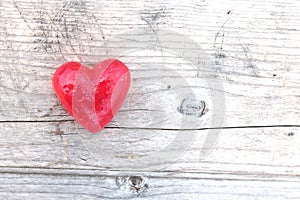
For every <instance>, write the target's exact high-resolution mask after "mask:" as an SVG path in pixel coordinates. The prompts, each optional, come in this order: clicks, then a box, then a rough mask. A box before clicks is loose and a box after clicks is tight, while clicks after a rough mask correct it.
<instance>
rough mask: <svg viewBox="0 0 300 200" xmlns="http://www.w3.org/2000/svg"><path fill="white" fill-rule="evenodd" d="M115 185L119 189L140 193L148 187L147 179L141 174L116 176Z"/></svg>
mask: <svg viewBox="0 0 300 200" xmlns="http://www.w3.org/2000/svg"><path fill="white" fill-rule="evenodd" d="M116 185H117V186H118V188H119V189H120V190H123V191H130V192H133V193H136V194H141V193H142V192H144V191H145V190H146V189H147V188H148V183H147V179H145V178H144V177H142V176H127V177H117V178H116Z"/></svg>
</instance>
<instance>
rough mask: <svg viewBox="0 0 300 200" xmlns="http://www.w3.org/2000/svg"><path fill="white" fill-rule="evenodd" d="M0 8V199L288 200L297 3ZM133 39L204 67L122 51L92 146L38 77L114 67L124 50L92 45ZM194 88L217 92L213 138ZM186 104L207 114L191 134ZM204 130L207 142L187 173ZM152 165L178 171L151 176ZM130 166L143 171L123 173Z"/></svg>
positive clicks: (295, 165) (298, 50) (297, 169)
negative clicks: (175, 50)
mask: <svg viewBox="0 0 300 200" xmlns="http://www.w3.org/2000/svg"><path fill="white" fill-rule="evenodd" d="M0 5H1V7H0V25H1V26H0V55H1V57H0V94H1V95H0V160H1V161H0V199H38V198H40V199H122V198H136V199H139V198H145V199H299V198H300V179H299V176H300V159H299V158H300V120H299V117H300V109H299V108H300V107H299V103H300V93H299V87H300V79H299V75H300V67H299V64H300V37H299V36H300V29H299V27H300V22H299V20H300V14H299V11H300V3H299V1H297V0H287V1H284V0H271V1H261V0H254V1H247V0H228V1H222V0H210V1H208V0H207V1H206V0H189V1H182V0H172V1H169V0H164V1H159V0H152V1H138V0H134V1H128V0H124V1H123V0H116V1H111V0H109V1H108V0H107V1H106V0H103V1H96V0H94V1H88V0H82V1H77V0H70V1H66V0H65V1H58V0H49V1H46V0H32V1H23V0H17V1H16V0H15V1H8V0H0ZM136 29H139V30H144V31H145V33H154V35H155V33H157V32H159V31H160V30H171V31H174V32H176V33H178V34H181V35H184V36H185V37H186V38H189V39H191V40H192V41H194V42H195V43H197V44H199V45H200V46H201V48H202V50H203V51H202V52H204V54H205V55H201V56H200V55H199V56H200V57H201V59H207V60H208V61H211V62H212V63H213V65H207V66H201V69H200V72H205V77H204V75H203V74H202V75H201V74H200V75H198V73H199V70H195V68H193V67H192V66H191V63H189V62H188V61H186V60H184V59H182V57H180V56H178V55H174V54H172V53H162V48H157V43H155V42H153V43H152V44H153V45H152V46H151V45H150V46H149V49H148V50H147V49H143V50H140V51H138V50H136V49H137V47H131V48H133V49H135V51H133V52H128V53H126V54H124V55H115V56H121V58H120V59H121V60H122V61H124V62H125V63H126V64H127V65H128V66H129V68H130V69H131V72H132V77H133V79H132V88H131V91H130V92H129V95H128V99H127V100H126V103H125V104H124V106H123V107H122V109H121V111H120V112H119V114H118V115H117V116H116V118H115V119H114V120H113V121H112V122H111V123H110V124H109V126H108V127H107V128H106V129H105V130H104V131H103V132H102V133H100V134H98V135H97V138H96V139H97V140H95V142H97V144H98V142H99V145H98V146H97V145H96V146H93V145H92V144H93V143H92V142H91V141H90V140H88V139H90V138H88V139H87V140H85V138H84V137H90V136H86V135H85V134H84V132H83V131H82V129H80V128H79V126H78V125H77V124H76V123H74V121H73V120H72V118H71V117H70V116H69V115H68V114H67V113H66V111H65V110H64V109H63V108H62V106H61V105H60V103H59V102H58V100H57V99H56V96H55V94H54V92H53V91H52V87H51V77H52V75H53V73H54V72H55V70H56V69H57V67H58V66H59V65H60V64H62V63H63V62H65V61H71V60H75V61H80V62H82V63H83V64H86V65H90V66H93V65H94V64H95V63H97V62H98V61H100V60H101V59H103V58H105V57H112V56H114V48H117V49H125V50H126V49H128V48H129V47H128V46H127V44H128V42H127V43H126V42H122V41H121V42H115V43H114V45H115V46H114V47H113V46H109V47H108V46H106V44H107V43H108V42H109V41H111V40H112V38H114V37H115V36H116V35H120V34H122V33H124V32H128V31H134V30H136ZM136 37H137V38H139V39H141V38H142V37H141V35H136ZM147 42H149V41H147ZM177 42H178V41H177ZM174 43H176V41H175V42H174ZM150 44H151V41H150ZM183 46H187V47H189V44H183ZM202 61H203V60H202ZM162 62H163V63H164V66H165V67H164V68H161V63H162ZM166 69H168V70H170V71H168V70H166ZM174 74H175V75H174ZM179 78H180V80H182V79H184V81H185V82H186V83H187V85H180V84H178V80H179ZM206 79H210V80H213V81H218V82H221V83H222V85H223V90H222V91H218V92H221V93H222V95H223V96H224V97H225V101H224V102H223V101H222V102H223V103H224V105H225V112H224V114H222V117H224V121H223V123H222V124H221V126H217V127H214V126H213V122H214V117H215V115H218V112H219V111H218V110H217V109H213V106H214V105H212V98H214V96H213V95H214V92H211V91H214V89H215V88H210V87H209V86H207V85H205V80H206ZM187 90H189V91H193V93H194V95H195V96H196V97H197V99H198V100H199V102H198V103H200V102H202V103H203V102H205V103H206V104H205V105H206V106H207V107H205V108H204V107H201V106H200V109H205V112H206V113H205V114H204V115H203V116H198V117H196V116H194V117H193V116H189V117H190V118H189V119H190V120H192V121H194V122H196V123H193V124H192V125H191V124H190V123H189V120H188V122H187V123H184V124H181V122H182V116H185V115H184V114H182V113H180V112H179V111H178V107H180V102H181V100H182V99H180V98H175V97H174V96H172V94H174V93H175V94H178V93H180V94H184V91H187ZM180 91H181V92H180ZM222 102H220V103H222ZM199 105H200V104H199ZM201 105H202V106H203V104H201ZM220 112H221V113H222V111H221V110H220ZM210 130H218V131H219V133H220V134H219V136H218V138H216V139H217V140H216V143H215V144H214V145H213V146H212V147H211V148H210V149H208V150H209V154H208V155H207V156H206V157H205V158H204V159H199V154H200V151H201V147H202V145H203V143H204V141H205V138H207V137H208V134H209V131H210ZM81 133H82V134H81ZM191 133H192V134H194V136H193V138H192V141H191V140H190V137H188V135H189V134H191ZM178 134H180V135H184V134H186V135H187V136H186V137H182V138H181V139H182V143H183V144H188V145H189V146H188V148H184V149H183V147H182V146H180V145H178V146H176V145H174V146H173V147H172V148H171V149H168V148H165V147H166V146H167V145H168V144H169V143H171V142H172V140H174V138H175V135H178ZM185 138H186V139H185ZM164 151H167V152H164ZM168 151H170V152H168ZM171 151H172V152H171ZM152 152H163V153H166V154H167V155H168V154H170V155H174V152H175V155H176V153H178V157H176V159H174V160H172V159H162V160H161V161H160V162H156V160H154V161H153V163H151V162H150V161H151V160H147V155H148V154H151V153H152ZM99 155H101V156H104V157H105V156H106V157H105V159H103V160H102V159H101V156H100V158H99ZM97 156H98V157H97ZM118 156H119V157H118ZM141 156H142V157H144V158H145V160H146V161H147V162H148V161H149V163H151V167H152V168H151V170H146V169H145V170H144V169H142V168H140V167H139V166H137V167H135V165H136V164H137V165H138V164H139V163H138V162H136V159H137V158H139V157H141ZM110 158H112V159H111V162H110ZM132 163H133V164H132Z"/></svg>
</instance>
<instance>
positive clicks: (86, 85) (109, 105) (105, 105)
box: [52, 59, 130, 133]
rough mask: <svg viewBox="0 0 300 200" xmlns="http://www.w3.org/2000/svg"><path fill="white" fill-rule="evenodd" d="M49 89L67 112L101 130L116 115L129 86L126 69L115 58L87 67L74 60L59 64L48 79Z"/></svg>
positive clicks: (88, 126) (127, 70)
mask: <svg viewBox="0 0 300 200" xmlns="http://www.w3.org/2000/svg"><path fill="white" fill-rule="evenodd" d="M52 85H53V89H54V91H55V93H56V95H57V97H58V99H59V100H60V101H61V103H62V105H63V106H64V107H65V109H66V110H67V111H68V113H69V114H70V115H71V116H72V117H73V118H74V119H75V120H76V121H77V122H78V123H79V124H80V125H81V126H83V127H84V128H86V129H87V130H88V131H90V132H92V133H96V132H99V131H101V130H102V129H103V128H104V127H105V126H106V125H107V124H108V123H109V122H110V121H111V119H112V118H113V117H114V116H115V115H116V113H117V112H118V110H119V109H120V107H121V105H122V103H123V102H124V100H125V98H126V95H127V93H128V90H129V86H130V72H129V69H128V68H127V66H126V65H125V64H124V63H122V62H121V61H119V60H117V59H107V60H104V61H101V62H100V63H98V64H97V65H96V66H95V67H94V68H93V69H90V68H88V67H86V66H84V65H82V64H80V63H78V62H67V63H64V64H63V65H61V66H60V67H59V68H58V69H57V70H56V72H55V73H54V76H53V79H52Z"/></svg>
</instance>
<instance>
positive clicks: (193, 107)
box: [177, 97, 208, 117]
mask: <svg viewBox="0 0 300 200" xmlns="http://www.w3.org/2000/svg"><path fill="white" fill-rule="evenodd" d="M177 110H178V112H180V113H181V114H185V115H193V116H196V117H201V116H203V115H204V114H205V113H207V111H208V108H207V105H206V103H205V101H202V100H198V99H195V98H193V97H186V98H184V99H183V100H182V101H181V103H180V106H179V107H178V108H177Z"/></svg>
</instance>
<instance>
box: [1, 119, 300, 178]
mask: <svg viewBox="0 0 300 200" xmlns="http://www.w3.org/2000/svg"><path fill="white" fill-rule="evenodd" d="M72 123H73V122H51V123H1V124H0V128H1V129H0V130H1V133H0V139H1V140H0V143H1V146H0V148H1V149H0V158H1V162H0V166H1V167H25V168H26V167H27V168H30V167H41V168H74V169H76V168H78V169H81V168H82V169H84V168H86V169H92V168H95V167H96V168H103V169H110V170H122V171H123V172H126V170H129V171H143V170H146V171H149V170H150V171H156V170H162V171H164V170H167V171H169V170H171V171H174V172H176V171H183V172H208V173H229V174H252V175H258V176H266V175H267V176H273V177H275V178H276V176H277V175H288V176H294V177H295V178H296V177H297V176H298V175H300V167H299V166H300V163H299V159H298V158H299V153H300V146H299V145H298V144H299V128H293V127H283V128H276V127H275V128H272V127H269V128H251V129H250V128H241V129H224V130H222V132H221V134H220V137H219V138H218V142H217V143H216V145H215V146H212V147H211V149H210V153H209V154H208V156H207V157H205V158H203V157H200V152H201V148H202V146H203V142H204V140H205V138H206V137H208V136H207V134H208V131H207V130H198V131H194V132H193V131H176V130H151V129H150V130H145V129H125V130H124V129H119V128H107V129H105V130H104V131H103V133H101V134H99V135H90V136H87V135H85V133H81V132H79V131H78V130H79V129H76V128H73V129H70V128H69V127H71V126H70V125H68V124H72ZM181 133H182V134H183V135H185V137H183V138H181V137H180V134H181ZM192 134H194V135H192ZM178 135H179V136H178ZM178 137H179V138H180V139H181V140H180V143H181V145H179V144H178V143H175V144H176V145H174V146H172V147H171V148H168V144H173V143H174V141H176V140H177V139H178ZM184 138H185V139H184ZM155 152H158V154H159V156H160V157H159V156H158V157H155V156H153V153H155ZM164 153H165V154H167V155H168V156H169V157H164ZM173 155H176V156H173ZM172 156H173V157H172ZM150 158H151V159H150ZM160 158H161V159H160ZM140 161H143V163H140ZM124 170H125V171H124ZM192 176H195V175H192Z"/></svg>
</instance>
